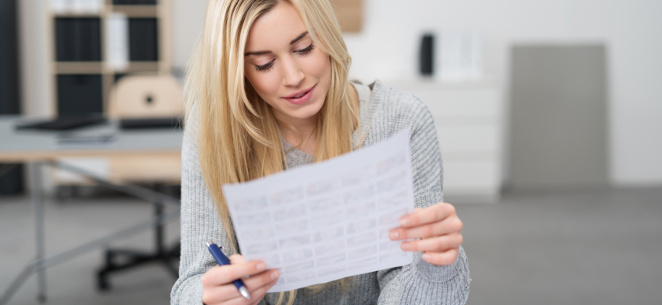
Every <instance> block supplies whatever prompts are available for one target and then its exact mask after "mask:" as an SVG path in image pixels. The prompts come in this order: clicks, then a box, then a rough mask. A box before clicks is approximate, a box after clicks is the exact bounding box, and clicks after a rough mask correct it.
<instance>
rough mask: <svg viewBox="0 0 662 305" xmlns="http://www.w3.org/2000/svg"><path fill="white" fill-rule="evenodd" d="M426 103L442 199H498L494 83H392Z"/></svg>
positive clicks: (498, 107) (498, 123) (498, 114)
mask: <svg viewBox="0 0 662 305" xmlns="http://www.w3.org/2000/svg"><path fill="white" fill-rule="evenodd" d="M391 85H392V86H393V87H394V88H397V89H400V90H404V91H408V92H411V93H412V94H414V95H415V96H416V97H418V98H419V99H420V100H421V101H423V103H425V104H426V105H427V106H428V108H429V109H430V112H431V113H432V116H433V117H434V120H435V126H436V129H437V134H438V136H439V143H440V145H441V153H442V158H443V162H444V193H445V199H446V200H448V201H449V202H452V201H453V200H458V201H467V199H468V198H471V200H468V201H472V202H496V201H497V200H498V198H499V192H500V189H501V170H502V155H503V138H502V130H503V120H502V117H503V115H502V113H503V103H502V97H501V89H500V87H499V84H498V82H496V81H494V80H491V79H487V80H480V81H465V82H447V83H440V82H435V81H433V80H431V79H419V80H416V81H403V82H393V83H391Z"/></svg>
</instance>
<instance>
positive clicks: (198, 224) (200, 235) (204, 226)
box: [170, 122, 232, 305]
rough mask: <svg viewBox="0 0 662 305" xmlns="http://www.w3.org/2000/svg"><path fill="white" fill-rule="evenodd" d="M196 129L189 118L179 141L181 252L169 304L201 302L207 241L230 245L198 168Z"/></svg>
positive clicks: (207, 261) (207, 262)
mask: <svg viewBox="0 0 662 305" xmlns="http://www.w3.org/2000/svg"><path fill="white" fill-rule="evenodd" d="M196 129H197V126H196V124H195V122H189V123H188V124H187V126H186V131H185V133H184V139H183V143H182V182H181V187H182V191H181V229H180V231H181V233H180V234H181V256H180V263H179V279H178V280H177V281H176V282H175V284H174V286H173V287H172V291H171V293H170V303H171V304H173V305H174V304H202V282H201V278H202V274H204V273H205V272H206V271H207V270H209V268H211V267H213V266H214V265H215V264H216V263H215V262H214V260H213V257H212V256H211V254H209V251H208V250H207V247H206V243H207V242H209V241H210V240H211V241H213V242H214V243H216V244H218V245H221V246H223V248H224V249H232V247H231V246H230V242H231V241H230V239H229V238H228V236H227V234H225V232H224V230H223V229H222V228H221V222H220V220H219V217H218V213H217V211H216V206H215V203H214V199H213V197H212V195H211V194H210V193H209V191H208V190H207V187H206V186H205V182H204V180H203V177H202V173H201V171H200V163H199V160H198V152H197V130H196ZM227 254H228V255H230V254H231V253H227Z"/></svg>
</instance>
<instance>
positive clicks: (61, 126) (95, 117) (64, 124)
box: [15, 114, 107, 130]
mask: <svg viewBox="0 0 662 305" xmlns="http://www.w3.org/2000/svg"><path fill="white" fill-rule="evenodd" d="M106 121H107V120H106V118H104V117H103V115H102V114H81V115H69V116H59V117H57V118H56V119H53V120H38V121H30V122H22V123H19V124H16V126H15V127H16V129H18V130H20V129H39V130H72V129H76V128H81V127H87V126H92V125H97V124H101V123H105V122H106Z"/></svg>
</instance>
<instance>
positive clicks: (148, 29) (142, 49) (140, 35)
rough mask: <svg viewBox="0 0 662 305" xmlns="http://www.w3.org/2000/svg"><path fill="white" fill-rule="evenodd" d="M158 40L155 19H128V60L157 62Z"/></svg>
mask: <svg viewBox="0 0 662 305" xmlns="http://www.w3.org/2000/svg"><path fill="white" fill-rule="evenodd" d="M158 38H159V31H158V20H157V19H156V18H129V60H130V61H158V60H159V52H158V50H159V39H158Z"/></svg>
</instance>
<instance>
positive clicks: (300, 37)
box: [244, 31, 308, 56]
mask: <svg viewBox="0 0 662 305" xmlns="http://www.w3.org/2000/svg"><path fill="white" fill-rule="evenodd" d="M306 35H308V31H306V32H303V33H301V34H300V35H299V36H297V38H294V39H292V41H290V45H293V44H295V43H297V41H299V40H301V39H303V38H304V37H306ZM269 53H271V51H255V52H246V53H245V54H244V56H249V55H264V54H269Z"/></svg>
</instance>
